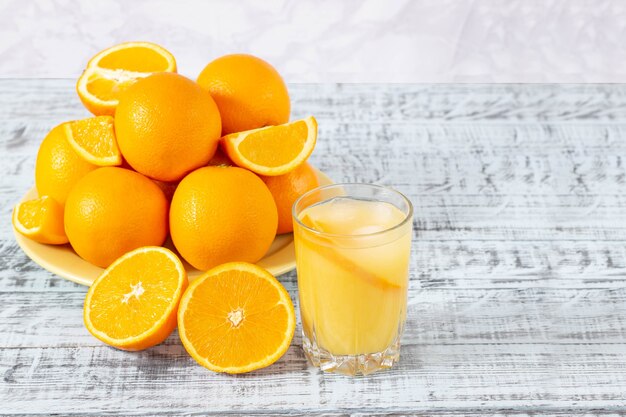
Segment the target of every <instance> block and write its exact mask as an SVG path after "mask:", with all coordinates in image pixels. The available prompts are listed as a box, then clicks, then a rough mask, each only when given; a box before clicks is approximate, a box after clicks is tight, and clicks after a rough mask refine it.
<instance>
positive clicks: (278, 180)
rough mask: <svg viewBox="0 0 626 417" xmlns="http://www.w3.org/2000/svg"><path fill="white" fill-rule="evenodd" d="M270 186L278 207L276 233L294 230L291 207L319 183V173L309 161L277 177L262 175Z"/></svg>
mask: <svg viewBox="0 0 626 417" xmlns="http://www.w3.org/2000/svg"><path fill="white" fill-rule="evenodd" d="M261 179H262V180H263V182H265V185H267V188H269V190H270V192H271V193H272V196H273V197H274V202H275V203H276V208H277V209H278V230H277V231H276V233H278V234H281V233H289V232H293V220H292V218H291V207H292V206H293V203H295V202H296V200H297V199H298V198H299V197H300V196H301V195H302V194H304V193H306V192H307V191H309V190H312V189H313V188H315V187H317V186H318V185H319V180H318V178H317V174H316V173H315V171H314V170H313V167H312V166H311V165H309V164H308V163H307V162H304V163H303V164H302V165H300V166H299V167H297V168H296V169H294V170H293V171H291V172H288V173H287V174H284V175H278V176H275V177H261Z"/></svg>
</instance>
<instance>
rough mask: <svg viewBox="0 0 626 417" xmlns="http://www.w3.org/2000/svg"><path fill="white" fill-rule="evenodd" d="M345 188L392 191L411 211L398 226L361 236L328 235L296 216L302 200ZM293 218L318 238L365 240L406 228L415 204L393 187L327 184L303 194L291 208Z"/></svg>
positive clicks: (350, 183)
mask: <svg viewBox="0 0 626 417" xmlns="http://www.w3.org/2000/svg"><path fill="white" fill-rule="evenodd" d="M344 186H365V187H371V188H378V189H380V190H385V191H390V192H392V193H394V194H397V195H398V196H400V198H401V199H402V200H404V202H406V204H407V206H408V208H409V210H408V211H407V213H406V215H405V217H404V218H403V219H402V221H400V222H398V223H397V224H395V225H393V226H391V227H388V228H386V229H384V230H379V231H378V232H372V233H363V234H360V235H350V234H343V233H327V232H322V231H320V230H317V229H313V228H312V227H309V226H307V225H306V224H304V223H302V222H301V221H300V219H299V218H298V216H296V206H297V205H298V203H300V201H301V200H303V199H304V198H306V197H307V196H309V195H311V194H313V193H314V192H318V191H322V190H325V189H329V188H335V187H344ZM322 201H326V200H322ZM291 217H292V218H293V219H295V221H296V222H298V224H299V225H300V226H302V227H303V228H304V229H305V230H307V231H309V232H312V233H314V234H316V235H318V236H328V237H334V238H355V237H358V238H362V237H363V238H365V237H372V236H379V235H382V234H384V233H389V232H391V231H393V230H396V229H399V228H401V227H402V226H404V225H405V224H406V223H407V222H408V221H412V219H413V204H412V203H411V200H409V198H408V197H407V196H405V195H404V194H402V193H401V192H400V191H398V190H396V189H394V188H391V187H387V186H385V185H378V184H368V183H364V182H338V183H333V184H326V185H320V186H318V187H315V188H313V189H312V190H309V191H307V192H306V193H304V194H302V195H301V196H300V197H298V199H297V200H296V201H295V202H294V203H293V205H292V206H291Z"/></svg>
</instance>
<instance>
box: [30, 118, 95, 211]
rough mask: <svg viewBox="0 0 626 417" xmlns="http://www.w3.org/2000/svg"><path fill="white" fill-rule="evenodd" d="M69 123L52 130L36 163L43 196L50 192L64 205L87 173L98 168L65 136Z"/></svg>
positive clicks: (40, 191)
mask: <svg viewBox="0 0 626 417" xmlns="http://www.w3.org/2000/svg"><path fill="white" fill-rule="evenodd" d="M64 125H65V123H62V124H60V125H58V126H56V127H55V128H54V129H52V130H51V131H50V132H49V133H48V134H47V135H46V137H45V138H44V140H43V142H41V146H40V147H39V152H38V153H37V162H36V164H35V184H36V185H37V192H38V193H39V195H40V196H42V195H48V196H50V197H52V198H53V199H54V200H55V201H56V202H57V203H59V204H60V205H61V206H64V205H65V200H67V196H68V194H69V192H70V190H71V189H72V187H73V186H74V184H76V183H77V182H78V180H80V179H81V178H82V177H83V176H85V174H87V173H88V172H91V171H93V170H95V169H97V168H98V167H97V166H96V165H93V164H91V163H89V162H87V161H86V160H84V159H83V158H82V157H81V156H80V155H78V153H76V151H74V149H72V146H71V145H70V143H69V142H68V140H67V137H66V136H65V128H64Z"/></svg>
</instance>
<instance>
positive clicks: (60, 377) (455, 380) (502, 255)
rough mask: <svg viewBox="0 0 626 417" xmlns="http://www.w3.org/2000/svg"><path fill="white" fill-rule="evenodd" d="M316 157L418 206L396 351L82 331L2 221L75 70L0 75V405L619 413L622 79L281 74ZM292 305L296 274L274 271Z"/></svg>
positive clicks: (78, 299) (180, 410) (624, 374)
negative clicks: (357, 367) (311, 353)
mask: <svg viewBox="0 0 626 417" xmlns="http://www.w3.org/2000/svg"><path fill="white" fill-rule="evenodd" d="M290 91H291V95H292V98H293V109H294V111H293V117H294V118H297V117H301V116H305V115H308V114H313V115H315V116H316V117H317V118H318V121H319V129H320V130H319V141H318V146H317V149H316V150H315V152H314V154H313V156H312V162H313V163H314V164H315V165H316V166H318V167H319V168H321V169H322V170H323V171H325V172H326V173H327V174H328V175H329V176H330V177H331V178H333V179H334V180H335V181H358V182H373V183H379V184H386V185H392V186H394V187H396V188H397V189H399V190H401V191H403V192H404V193H406V194H407V195H408V196H409V198H411V200H412V201H413V203H414V205H415V209H416V210H415V222H414V226H415V240H414V246H413V254H412V261H411V285H410V291H409V304H410V309H409V314H408V323H407V329H406V333H405V335H404V338H403V343H402V345H403V347H402V355H401V361H400V363H399V365H398V366H397V367H396V368H395V369H393V370H391V371H388V372H384V373H378V374H374V375H372V376H369V377H365V378H356V379H353V378H348V377H344V376H337V375H332V374H323V373H320V372H318V371H317V370H316V369H313V368H310V367H308V366H307V363H306V360H305V358H304V355H303V353H302V349H301V338H300V336H299V332H300V328H299V327H298V330H297V333H298V334H297V335H296V337H295V338H294V341H293V344H292V346H291V348H290V349H289V351H288V352H287V354H286V355H285V356H284V357H283V358H282V359H281V360H280V361H279V362H278V363H276V364H275V365H274V366H272V367H270V368H267V369H264V370H261V371H259V372H255V373H251V374H247V375H242V376H236V377H235V376H227V375H220V374H214V373H211V372H209V371H207V370H206V369H204V368H202V367H200V366H198V365H196V363H195V362H194V361H193V360H192V359H191V358H190V357H189V356H188V355H187V354H186V352H185V350H184V349H183V347H182V346H181V344H180V342H179V339H178V336H177V335H176V334H173V335H172V336H171V337H170V338H169V339H168V340H167V341H166V342H165V343H164V344H162V345H160V346H157V347H155V348H152V349H149V350H147V351H144V352H139V353H129V352H122V351H118V350H115V349H112V348H110V347H108V346H105V345H103V344H102V343H100V342H98V341H97V340H96V339H94V338H93V337H91V336H90V335H89V333H88V332H87V331H86V330H85V328H84V327H83V324H82V315H81V314H82V305H83V298H84V296H85V291H86V288H85V287H81V286H78V285H75V284H73V283H71V282H67V281H65V280H63V279H61V278H59V277H56V276H54V275H52V274H50V273H48V272H46V271H44V270H42V269H41V268H40V267H38V266H37V265H36V264H34V263H33V262H31V261H30V260H29V259H28V258H27V257H26V256H25V255H24V254H23V253H22V252H21V250H20V249H19V248H18V246H17V244H16V243H15V240H14V238H13V235H12V231H11V226H10V214H11V210H12V207H13V205H14V203H15V202H16V201H17V200H18V198H19V197H20V195H21V194H22V193H23V192H24V191H25V190H27V189H28V188H29V187H30V186H31V185H32V184H33V167H34V163H35V155H36V152H37V148H38V145H39V143H40V141H41V139H42V138H43V136H44V135H45V133H46V132H47V131H48V129H50V128H51V127H52V126H53V125H55V124H57V123H59V122H61V121H64V120H68V119H72V118H79V117H84V116H87V113H86V111H85V110H84V109H83V108H82V106H81V105H80V103H79V101H78V99H77V97H76V95H75V93H74V90H73V82H72V81H70V80H30V81H29V80H1V81H0V167H1V172H0V189H1V194H0V209H1V212H2V222H1V224H0V254H1V256H0V294H1V304H0V414H6V415H31V414H48V413H50V414H60V415H95V414H98V415H100V414H104V415H127V414H133V415H155V414H157V415H158V414H167V413H175V414H189V415H195V414H217V415H224V414H240V413H241V414H246V415H250V414H270V415H273V414H290V415H299V414H302V415H312V414H324V415H332V416H334V415H350V414H359V413H362V414H372V413H380V414H414V413H416V414H420V413H423V414H428V415H430V414H436V415H440V416H447V415H471V416H481V415H501V414H516V415H537V414H544V413H546V414H550V415H573V414H578V413H585V414H587V415H607V414H618V413H621V412H625V411H626V86H611V85H605V86H575V85H569V86H537V85H535V86H506V85H502V86H471V85H468V86H443V85H437V86H420V85H292V86H290ZM280 280H281V281H282V282H283V283H284V285H285V286H286V288H287V289H288V290H289V292H290V294H291V295H292V297H293V299H294V301H297V297H296V274H295V273H294V272H292V273H290V274H286V275H283V276H281V277H280Z"/></svg>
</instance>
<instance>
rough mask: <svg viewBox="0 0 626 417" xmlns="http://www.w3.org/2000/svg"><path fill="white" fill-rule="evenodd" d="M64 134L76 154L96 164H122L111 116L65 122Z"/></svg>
mask: <svg viewBox="0 0 626 417" xmlns="http://www.w3.org/2000/svg"><path fill="white" fill-rule="evenodd" d="M65 136H67V140H68V141H69V143H70V145H71V146H72V148H73V149H74V150H75V151H76V153H77V154H79V155H80V156H82V157H83V159H85V160H86V161H87V162H90V163H92V164H94V165H98V166H118V165H122V154H121V153H120V149H119V148H118V146H117V140H116V139H115V128H114V127H113V117H111V116H96V117H90V118H88V119H83V120H76V121H74V122H70V123H66V124H65Z"/></svg>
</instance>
